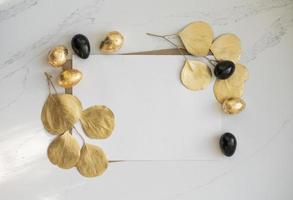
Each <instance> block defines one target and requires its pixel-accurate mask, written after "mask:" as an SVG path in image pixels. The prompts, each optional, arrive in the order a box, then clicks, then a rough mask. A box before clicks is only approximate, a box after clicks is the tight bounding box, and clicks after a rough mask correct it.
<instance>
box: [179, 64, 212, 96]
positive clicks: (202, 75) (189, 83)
mask: <svg viewBox="0 0 293 200" xmlns="http://www.w3.org/2000/svg"><path fill="white" fill-rule="evenodd" d="M211 79H212V72H211V70H210V68H209V67H208V66H207V65H206V64H205V63H203V62H200V61H195V60H186V61H185V64H184V66H183V68H182V71H181V82H182V84H183V85H184V86H185V87H186V88H187V89H190V90H194V91H196V90H202V89H204V88H205V87H206V86H208V84H209V83H210V81H211Z"/></svg>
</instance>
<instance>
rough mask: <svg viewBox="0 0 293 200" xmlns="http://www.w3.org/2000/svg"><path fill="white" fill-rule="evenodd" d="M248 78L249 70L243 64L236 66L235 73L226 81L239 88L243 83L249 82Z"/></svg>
mask: <svg viewBox="0 0 293 200" xmlns="http://www.w3.org/2000/svg"><path fill="white" fill-rule="evenodd" d="M248 78H249V73H248V70H247V68H246V67H245V66H244V65H242V64H236V65H235V71H234V73H233V74H232V76H231V77H229V78H228V79H226V80H227V81H228V82H229V84H231V85H234V86H237V85H241V84H243V82H245V81H247V80H248Z"/></svg>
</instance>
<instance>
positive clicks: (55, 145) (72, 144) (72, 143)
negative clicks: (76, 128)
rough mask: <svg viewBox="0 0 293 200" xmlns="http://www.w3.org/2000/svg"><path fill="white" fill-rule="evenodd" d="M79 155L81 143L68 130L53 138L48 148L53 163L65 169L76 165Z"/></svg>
mask: <svg viewBox="0 0 293 200" xmlns="http://www.w3.org/2000/svg"><path fill="white" fill-rule="evenodd" d="M79 155H80V147H79V144H78V142H77V141H76V139H75V138H74V137H73V136H72V135H71V134H70V133H69V132H68V131H66V132H65V133H64V134H62V135H59V136H58V137H57V138H56V139H55V140H53V142H52V143H51V144H50V145H49V148H48V158H49V160H50V161H51V163H53V164H54V165H57V166H58V167H60V168H63V169H69V168H72V167H74V166H75V165H76V164H77V162H78V160H79Z"/></svg>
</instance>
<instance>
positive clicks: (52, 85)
mask: <svg viewBox="0 0 293 200" xmlns="http://www.w3.org/2000/svg"><path fill="white" fill-rule="evenodd" d="M45 76H46V78H47V82H48V88H49V93H50V94H52V93H51V87H52V88H53V90H54V92H55V93H56V94H57V90H56V88H55V86H54V84H53V82H52V80H51V79H52V75H50V74H49V73H48V72H45ZM50 85H51V87H50Z"/></svg>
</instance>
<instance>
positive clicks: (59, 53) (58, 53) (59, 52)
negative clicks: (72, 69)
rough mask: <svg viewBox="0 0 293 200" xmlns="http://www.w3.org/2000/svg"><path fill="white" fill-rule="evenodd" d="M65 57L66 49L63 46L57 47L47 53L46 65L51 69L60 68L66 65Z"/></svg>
mask: <svg viewBox="0 0 293 200" xmlns="http://www.w3.org/2000/svg"><path fill="white" fill-rule="evenodd" d="M67 55H68V49H67V48H66V47H65V46H63V45H59V46H57V47H55V48H54V49H52V50H51V51H50V52H49V54H48V63H49V64H50V65H52V66H53V67H61V66H62V65H64V64H65V63H66V58H67Z"/></svg>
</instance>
